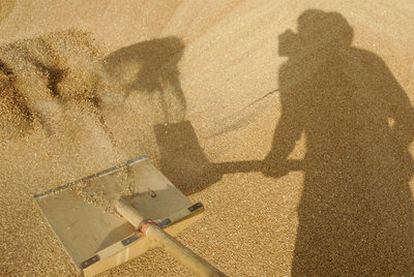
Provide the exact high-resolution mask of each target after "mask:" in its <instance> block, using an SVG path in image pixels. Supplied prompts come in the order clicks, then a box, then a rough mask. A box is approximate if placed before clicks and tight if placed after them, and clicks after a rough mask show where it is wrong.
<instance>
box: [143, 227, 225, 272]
mask: <svg viewBox="0 0 414 277" xmlns="http://www.w3.org/2000/svg"><path fill="white" fill-rule="evenodd" d="M144 226H145V227H144V228H142V229H144V230H143V231H144V232H145V235H146V236H147V237H148V238H149V239H151V240H153V241H154V242H155V243H157V245H159V246H160V247H162V248H164V249H165V251H167V252H168V253H169V254H170V255H171V256H173V257H175V258H176V259H177V260H178V261H179V262H180V263H181V264H183V265H184V266H186V267H187V268H188V269H190V270H191V271H192V272H193V273H194V275H196V276H202V277H207V276H226V275H225V274H224V273H222V272H220V270H218V269H217V268H215V267H214V266H213V265H211V264H210V263H209V262H207V261H206V260H205V259H203V258H201V257H200V256H199V255H197V254H196V253H194V252H193V251H192V250H191V249H189V248H187V247H186V246H184V245H183V244H182V243H181V242H179V241H178V240H176V239H175V238H174V237H172V236H170V235H169V234H168V233H166V232H165V231H164V230H162V229H161V228H160V227H158V225H156V224H153V223H146V224H144Z"/></svg>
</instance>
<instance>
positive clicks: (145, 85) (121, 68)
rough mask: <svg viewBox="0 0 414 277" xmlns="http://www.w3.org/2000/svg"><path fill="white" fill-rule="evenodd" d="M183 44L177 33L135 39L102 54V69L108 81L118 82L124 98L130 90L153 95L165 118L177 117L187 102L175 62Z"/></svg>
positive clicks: (180, 118) (177, 118) (182, 117)
mask: <svg viewBox="0 0 414 277" xmlns="http://www.w3.org/2000/svg"><path fill="white" fill-rule="evenodd" d="M184 47H185V46H184V43H183V42H182V41H181V39H179V38H177V37H166V38H158V39H152V40H148V41H143V42H139V43H136V44H133V45H130V46H127V47H123V48H121V49H118V50H116V51H114V52H112V53H111V54H109V55H108V56H106V57H105V59H104V60H103V64H104V69H105V70H106V72H107V74H108V76H109V78H110V79H111V80H112V83H117V84H119V89H120V91H121V92H122V94H123V97H124V99H125V98H127V97H128V96H129V95H130V94H131V93H140V94H146V95H148V96H149V97H151V98H157V99H158V103H159V104H160V106H161V109H162V112H163V117H164V121H165V122H171V121H181V120H183V119H184V117H185V112H186V106H187V105H186V101H185V98H184V93H183V91H182V88H181V83H180V80H179V75H180V74H179V70H178V62H179V61H180V59H181V57H182V55H183V51H184Z"/></svg>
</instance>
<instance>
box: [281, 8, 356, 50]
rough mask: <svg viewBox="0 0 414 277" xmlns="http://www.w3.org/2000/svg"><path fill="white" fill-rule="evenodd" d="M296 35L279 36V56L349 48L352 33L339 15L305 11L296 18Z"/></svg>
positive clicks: (343, 18) (291, 32) (284, 34)
mask: <svg viewBox="0 0 414 277" xmlns="http://www.w3.org/2000/svg"><path fill="white" fill-rule="evenodd" d="M297 30H298V31H297V33H294V32H293V31H292V30H290V29H288V30H286V31H285V32H284V33H282V34H281V35H279V55H280V56H286V57H292V56H296V55H306V54H308V51H307V50H309V49H315V48H323V47H327V46H329V47H330V48H338V47H350V46H351V43H352V39H353V36H354V31H353V29H352V27H351V26H350V25H349V23H348V21H347V20H346V19H345V17H343V16H342V15H341V14H340V13H337V12H323V11H320V10H307V11H305V12H304V13H302V14H301V15H300V17H299V18H298V28H297Z"/></svg>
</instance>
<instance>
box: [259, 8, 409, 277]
mask: <svg viewBox="0 0 414 277" xmlns="http://www.w3.org/2000/svg"><path fill="white" fill-rule="evenodd" d="M279 39H280V40H279V43H280V44H279V54H280V55H281V56H286V57H288V60H287V62H286V63H285V64H283V65H282V66H281V68H280V75H279V82H280V93H281V104H282V114H281V118H280V119H279V122H278V124H277V126H276V129H275V133H274V139H273V144H272V148H271V151H270V153H269V154H268V155H267V157H266V164H267V169H265V170H264V173H265V174H267V175H271V176H275V177H276V176H281V175H283V174H285V173H287V170H284V168H285V166H284V164H285V161H286V158H287V156H288V154H289V153H290V152H291V151H292V149H293V148H294V145H295V142H296V141H297V140H298V139H299V138H300V136H301V135H302V133H304V135H305V139H306V154H305V158H304V161H303V170H304V187H303V192H302V195H301V199H300V203H299V206H298V228H297V238H296V243H295V250H294V257H293V265H292V269H291V270H292V271H291V273H292V275H294V276H298V275H300V276H313V275H315V276H326V275H329V276H338V275H356V276H360V275H368V274H369V275H391V274H392V275H402V274H410V273H411V274H412V273H414V221H413V220H414V218H413V211H414V206H413V198H412V192H411V190H410V187H409V181H410V179H411V177H412V172H413V171H412V157H411V155H410V153H409V151H408V146H409V144H410V143H411V142H412V139H413V134H414V112H413V108H412V106H411V104H410V101H409V99H408V97H407V96H406V94H405V92H404V90H403V89H402V88H401V86H400V85H399V84H398V82H397V80H396V79H395V78H394V77H393V75H392V73H391V72H390V70H389V69H388V68H387V66H386V65H385V63H384V62H383V61H382V60H381V58H379V57H378V56H376V55H375V54H373V53H371V52H369V51H366V50H363V49H358V48H355V47H352V46H351V42H352V39H353V29H352V28H351V26H350V25H349V24H348V22H347V21H346V19H345V18H344V17H343V16H342V15H341V14H339V13H335V12H329V13H327V12H323V11H320V10H307V11H305V12H304V13H303V14H302V15H301V16H300V17H299V19H298V32H297V33H293V32H292V31H290V30H288V31H286V32H285V33H283V34H281V35H280V37H279Z"/></svg>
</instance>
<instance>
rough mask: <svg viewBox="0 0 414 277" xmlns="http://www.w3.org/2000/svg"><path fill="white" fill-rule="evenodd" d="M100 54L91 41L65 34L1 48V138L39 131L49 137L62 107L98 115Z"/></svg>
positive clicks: (80, 35)
mask: <svg viewBox="0 0 414 277" xmlns="http://www.w3.org/2000/svg"><path fill="white" fill-rule="evenodd" d="M100 59H101V54H100V52H99V50H98V47H97V46H96V45H95V43H94V40H93V38H92V37H91V36H90V35H89V34H87V33H85V32H81V31H77V30H70V31H65V32H58V33H52V34H48V35H45V36H42V37H39V38H34V39H25V40H20V41H17V42H15V43H12V44H8V45H5V46H2V47H1V48H0V88H1V90H0V94H1V95H0V106H1V113H0V138H3V139H4V138H6V139H7V138H12V137H15V136H18V135H24V134H26V133H27V132H29V131H30V130H33V129H36V128H42V129H43V130H44V131H45V132H46V133H47V134H48V135H51V134H53V133H54V132H55V131H56V130H57V129H58V128H59V124H60V122H61V120H62V119H63V117H64V116H65V113H64V109H65V106H67V105H77V106H79V107H80V109H82V110H83V111H86V112H88V113H89V114H90V116H91V115H93V114H95V116H96V117H97V119H98V120H100V121H101V118H102V117H101V116H100V115H99V108H100V104H101V101H100V98H99V96H98V92H99V91H102V90H104V89H105V88H107V87H108V85H107V84H106V83H105V82H104V81H103V80H104V78H103V71H102V70H101V67H100V61H99V60H100Z"/></svg>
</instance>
